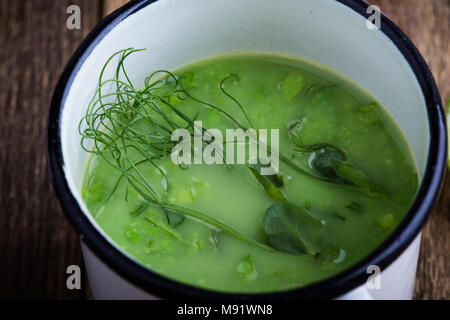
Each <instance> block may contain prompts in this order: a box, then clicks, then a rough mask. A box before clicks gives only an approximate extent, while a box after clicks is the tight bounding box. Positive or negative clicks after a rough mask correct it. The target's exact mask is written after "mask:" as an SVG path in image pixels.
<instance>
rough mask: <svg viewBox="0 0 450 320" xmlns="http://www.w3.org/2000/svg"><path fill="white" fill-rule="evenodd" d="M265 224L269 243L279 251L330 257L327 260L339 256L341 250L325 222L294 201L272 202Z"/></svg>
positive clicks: (266, 214)
mask: <svg viewBox="0 0 450 320" xmlns="http://www.w3.org/2000/svg"><path fill="white" fill-rule="evenodd" d="M263 225H264V230H265V232H266V234H267V236H268V238H269V243H270V244H271V246H272V247H274V248H275V249H277V250H279V251H283V252H288V253H293V254H307V255H311V256H313V257H326V259H327V260H333V257H334V259H335V258H336V257H337V255H338V253H339V249H338V248H337V247H336V246H335V245H334V243H333V241H332V240H331V238H330V235H329V234H328V229H327V228H326V227H325V225H323V224H322V222H321V221H320V220H318V219H316V218H315V217H313V216H312V215H311V214H309V213H308V212H307V211H306V210H304V209H302V208H300V207H297V206H295V205H293V204H291V203H288V202H282V203H276V204H273V205H271V206H270V207H269V208H268V209H267V210H266V213H265V215H264V220H263ZM325 253H326V255H325ZM333 253H334V254H333Z"/></svg>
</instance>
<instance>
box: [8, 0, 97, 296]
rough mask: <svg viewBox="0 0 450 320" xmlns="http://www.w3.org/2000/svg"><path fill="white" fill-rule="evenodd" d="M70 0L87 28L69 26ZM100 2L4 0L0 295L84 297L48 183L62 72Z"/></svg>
mask: <svg viewBox="0 0 450 320" xmlns="http://www.w3.org/2000/svg"><path fill="white" fill-rule="evenodd" d="M70 4H77V5H79V6H80V8H81V10H82V29H81V30H74V31H70V30H68V29H67V28H66V17H67V15H66V8H67V7H68V6H69V5H70ZM99 4H100V2H98V1H92V0H76V1H74V0H71V1H69V0H68V1H65V0H63V1H61V0H58V1H53V0H39V1H10V0H0V48H1V49H0V79H1V81H0V110H1V115H2V116H1V118H0V147H1V152H0V170H1V175H0V188H1V189H0V190H1V198H0V208H1V218H0V239H1V240H0V297H6V298H12V297H13V298H20V299H29V298H39V299H83V298H84V297H85V296H86V291H85V289H83V290H80V291H77V290H75V291H69V290H67V289H66V285H65V282H66V280H65V279H66V274H65V272H66V268H67V266H69V265H71V264H77V265H80V266H81V265H82V261H81V254H80V246H79V241H78V238H77V235H76V234H75V232H74V231H73V230H72V228H71V227H70V225H69V223H68V222H67V220H66V219H65V217H64V215H63V213H62V210H61V209H60V206H59V203H58V200H57V199H56V196H55V194H54V192H53V190H52V187H51V185H50V180H49V175H48V170H47V159H46V128H47V114H48V108H49V104H50V99H51V95H52V93H53V90H54V87H55V85H56V82H57V79H58V77H59V74H60V73H61V71H62V68H63V67H64V65H65V63H66V62H67V60H68V59H69V58H70V56H71V55H72V53H73V51H74V50H75V48H76V47H77V46H78V44H79V43H80V41H81V40H82V39H83V38H84V37H85V36H86V34H87V32H88V31H89V30H90V29H91V28H93V27H94V25H95V24H96V23H97V22H98V20H99V18H100V12H99V11H100V6H99ZM83 288H85V287H83Z"/></svg>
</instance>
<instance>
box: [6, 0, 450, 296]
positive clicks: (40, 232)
mask: <svg viewBox="0 0 450 320" xmlns="http://www.w3.org/2000/svg"><path fill="white" fill-rule="evenodd" d="M125 2H127V1H126V0H103V1H102V0H71V1H70V0H58V1H52V0H33V1H10V0H0V48H1V49H0V79H2V81H0V110H1V114H2V115H3V117H2V118H0V147H1V149H0V150H1V152H0V170H1V171H0V172H1V175H0V208H1V213H2V215H1V218H0V298H4V297H6V298H22V299H23V298H41V299H42V298H44V299H55V298H56V299H85V298H86V297H88V292H87V286H86V285H84V286H83V289H82V290H80V291H69V290H67V289H66V286H65V281H66V274H65V270H66V267H67V266H68V265H70V264H78V265H82V258H81V254H80V248H79V242H78V239H77V236H76V234H75V232H74V231H73V230H72V229H71V227H70V226H69V224H68V223H67V222H66V219H65V217H64V215H63V213H62V211H61V208H60V206H59V204H58V201H57V200H56V197H55V194H54V192H53V190H52V188H51V186H50V182H49V178H48V171H47V163H46V155H45V135H46V124H47V112H48V106H49V102H50V98H51V94H52V91H53V88H54V86H55V84H56V81H57V78H58V76H59V74H60V72H61V71H62V68H63V67H64V65H65V63H66V62H67V60H68V59H69V58H70V56H71V55H72V53H73V51H74V50H75V48H76V47H77V46H78V44H79V43H80V41H81V40H82V39H83V37H84V36H85V35H86V34H87V33H88V31H89V30H90V29H91V28H92V27H93V26H94V25H95V24H96V23H97V22H98V21H99V19H100V17H101V16H104V15H106V14H109V13H111V12H112V11H113V10H114V9H115V8H117V7H118V6H120V5H122V4H124V3H125ZM371 2H372V3H374V4H377V5H379V6H380V7H381V9H382V10H383V11H384V12H385V13H386V14H387V15H388V16H389V17H390V18H391V19H392V20H393V21H394V22H395V23H396V24H397V25H399V26H400V27H401V28H402V30H403V31H405V33H406V34H407V35H408V37H410V38H411V39H412V40H413V42H414V43H415V45H416V46H417V47H418V48H419V50H420V51H421V53H422V55H423V56H424V58H425V60H426V61H427V62H428V63H429V65H430V68H431V70H432V72H433V74H434V76H435V78H436V81H437V83H438V86H439V89H440V92H441V94H442V97H443V99H446V98H447V97H449V96H450V68H449V63H450V62H449V39H450V27H449V23H450V0H426V1H424V0H373V1H371ZM69 4H77V5H79V6H80V8H81V10H82V29H81V30H79V31H77V30H76V31H70V30H68V29H67V28H66V26H65V20H66V17H67V15H66V12H65V11H66V8H67V6H68V5H69ZM4 79H7V81H4ZM449 233H450V179H449V178H447V180H446V185H445V188H444V191H443V193H442V196H441V198H440V201H439V204H438V206H437V207H436V209H435V210H434V212H433V213H432V215H431V217H430V219H429V221H428V223H427V225H426V226H425V229H424V231H423V240H422V249H421V254H420V261H419V267H418V272H417V283H416V290H415V295H414V297H415V298H417V299H443V298H444V299H450V274H449V273H450V272H449V271H450V237H449Z"/></svg>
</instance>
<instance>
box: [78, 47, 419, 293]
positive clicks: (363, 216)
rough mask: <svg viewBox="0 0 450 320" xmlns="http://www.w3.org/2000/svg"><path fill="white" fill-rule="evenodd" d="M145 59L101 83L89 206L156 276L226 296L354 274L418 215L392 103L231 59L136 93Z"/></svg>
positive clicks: (337, 82)
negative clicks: (135, 74) (410, 214)
mask: <svg viewBox="0 0 450 320" xmlns="http://www.w3.org/2000/svg"><path fill="white" fill-rule="evenodd" d="M132 53H134V50H131V49H127V50H122V51H120V52H118V53H116V54H115V56H114V57H113V58H112V59H111V60H110V61H109V65H107V66H106V70H108V69H110V68H115V67H117V71H116V72H114V75H115V76H114V77H112V78H106V77H105V76H104V75H103V74H102V75H100V81H99V88H98V90H97V91H96V93H95V96H94V97H93V99H92V101H91V103H90V104H89V107H88V109H87V112H86V115H85V117H84V118H83V120H82V121H81V123H80V133H81V135H82V141H81V143H82V145H83V147H84V148H85V150H86V151H87V152H90V153H92V156H91V157H90V158H89V161H88V163H87V168H86V175H85V179H84V184H83V188H82V197H83V199H84V201H85V203H86V205H87V207H88V209H89V210H90V212H91V214H92V216H93V217H94V219H95V220H96V221H97V223H98V224H99V226H100V227H101V228H102V229H103V230H104V231H105V232H106V234H107V235H108V236H109V237H110V238H111V239H112V241H114V242H115V243H116V244H117V245H118V246H119V247H120V248H121V249H122V250H124V251H125V252H127V253H128V254H129V255H131V256H133V257H134V258H135V259H136V260H137V261H138V262H139V263H141V264H142V265H144V266H146V267H148V268H149V269H151V270H152V271H154V272H157V273H159V274H162V275H164V276H167V277H169V278H171V279H174V280H178V281H181V282H183V283H187V284H191V285H194V286H198V287H202V288H208V289H213V290H218V291H224V292H241V293H244V292H247V293H250V292H253V293H256V292H273V291H280V290H287V289H293V288H297V287H301V286H305V285H308V284H311V283H313V282H316V281H319V280H323V279H325V278H327V277H330V276H332V275H334V274H336V273H339V272H341V271H343V270H344V269H346V268H348V267H350V266H351V265H353V264H355V263H356V262H358V261H359V260H361V259H362V258H364V257H365V256H367V255H368V254H369V253H370V252H371V251H372V250H374V249H375V248H376V247H377V246H379V245H380V244H381V243H382V242H383V241H384V240H385V239H386V238H387V237H388V236H389V235H390V234H391V232H392V231H393V230H394V229H395V227H396V226H397V225H398V224H399V222H400V221H401V220H402V219H403V217H404V216H405V214H406V212H407V210H408V208H409V206H410V204H411V202H412V199H413V197H414V195H415V192H416V189H417V185H418V177H417V172H416V169H415V165H414V161H413V159H412V156H411V153H410V150H409V146H408V145H407V142H406V140H405V138H404V137H403V135H402V133H401V131H400V129H399V128H398V126H397V124H396V123H395V122H394V120H393V119H392V118H391V116H390V115H389V114H388V113H387V111H386V110H385V108H384V107H383V106H382V105H381V104H380V103H379V102H378V101H376V100H375V99H374V98H373V97H372V96H370V95H369V94H368V93H366V92H365V91H364V90H363V89H361V88H360V87H359V86H357V85H356V84H354V83H352V82H351V81H349V80H347V79H346V78H344V77H343V76H341V75H339V74H338V73H336V72H334V71H332V70H328V69H326V68H325V67H323V66H320V65H316V64H313V63H311V62H307V61H303V60H301V59H299V58H292V57H287V56H283V55H276V54H263V53H232V54H225V55H220V56H216V57H212V58H207V59H204V60H201V61H197V62H193V63H190V64H187V65H185V66H182V67H180V68H177V69H175V70H172V71H170V72H169V71H164V70H160V71H155V72H154V73H153V74H150V75H149V77H148V78H147V79H146V80H145V83H144V84H143V85H142V84H140V85H135V84H133V83H131V81H130V78H129V75H128V73H127V69H126V65H127V63H126V58H127V57H128V56H129V55H130V54H132ZM136 54H137V53H136ZM117 62H119V63H117ZM116 63H117V64H116ZM105 74H106V73H105ZM176 130H178V132H181V134H180V135H179V136H177V137H176V139H174V137H173V134H174V132H175V131H176ZM250 130H253V131H251V132H252V133H251V134H250V133H249V134H248V135H247V136H245V140H243V141H240V142H241V143H239V141H238V140H234V138H233V136H231V138H230V136H229V133H230V132H234V133H236V132H238V133H239V132H240V133H248V132H250ZM274 132H276V134H272V133H274ZM266 134H267V136H266V137H265V138H264V136H265V135H266ZM252 138H253V140H252ZM263 138H264V139H263ZM181 141H184V142H183V143H181ZM275 144H276V145H277V148H276V149H275V148H273V146H274V145H275ZM230 145H231V147H230ZM239 145H243V146H244V149H241V150H244V154H240V155H239V151H238V148H239ZM252 147H254V149H252ZM177 148H178V149H177ZM199 149H200V150H203V152H205V153H207V152H209V154H210V155H212V156H213V159H214V161H213V163H211V161H210V163H207V161H206V162H205V161H201V160H202V159H199V158H198V157H197V155H198V151H199ZM252 150H253V151H255V150H259V151H260V150H265V151H266V153H265V157H266V158H264V157H263V156H262V155H261V152H262V151H260V152H258V153H256V156H255V153H254V152H253V153H252ZM267 150H269V151H267ZM176 152H178V155H179V156H180V157H179V158H178V160H180V159H181V158H183V159H184V160H190V162H188V161H178V162H177V161H174V153H176ZM252 155H253V156H252ZM201 156H202V153H201V152H200V158H201ZM240 156H243V158H244V161H243V162H242V161H241V162H239V161H234V162H233V161H231V162H230V161H225V159H227V160H229V159H231V160H237V159H238V158H239V157H240ZM275 158H276V159H275ZM268 159H270V161H267V160H268ZM198 160H199V161H198ZM241 160H242V159H241ZM275 160H277V161H275Z"/></svg>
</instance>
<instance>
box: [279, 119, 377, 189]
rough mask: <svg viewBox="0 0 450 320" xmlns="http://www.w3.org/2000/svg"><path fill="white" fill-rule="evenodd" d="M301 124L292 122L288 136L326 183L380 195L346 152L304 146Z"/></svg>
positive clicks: (319, 144) (323, 147)
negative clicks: (307, 155) (308, 156)
mask: <svg viewBox="0 0 450 320" xmlns="http://www.w3.org/2000/svg"><path fill="white" fill-rule="evenodd" d="M302 126H303V122H302V121H301V120H294V121H291V123H289V124H288V127H287V129H288V135H289V138H290V140H291V141H292V143H293V144H295V145H296V146H297V148H298V149H297V150H296V151H298V152H300V153H303V154H304V153H309V154H310V159H312V160H311V166H312V168H313V169H315V170H316V171H317V172H319V173H320V174H321V176H322V177H324V178H325V179H326V180H327V181H329V182H332V183H336V184H342V185H350V186H354V187H357V188H358V189H360V190H362V191H365V192H367V193H370V194H375V195H380V194H382V193H383V189H382V188H381V187H380V186H379V185H378V184H376V183H375V182H373V181H371V180H370V179H369V178H368V177H367V176H366V175H365V174H364V172H362V171H361V170H360V169H359V168H358V167H357V166H356V165H355V164H354V163H353V162H352V161H351V160H350V159H349V157H348V155H347V154H346V152H345V151H344V150H342V149H340V148H338V147H336V146H333V145H331V144H328V143H316V144H311V145H308V144H305V143H304V142H303V139H302V138H301V135H300V133H301V130H302Z"/></svg>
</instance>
